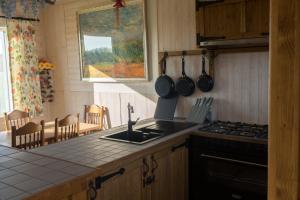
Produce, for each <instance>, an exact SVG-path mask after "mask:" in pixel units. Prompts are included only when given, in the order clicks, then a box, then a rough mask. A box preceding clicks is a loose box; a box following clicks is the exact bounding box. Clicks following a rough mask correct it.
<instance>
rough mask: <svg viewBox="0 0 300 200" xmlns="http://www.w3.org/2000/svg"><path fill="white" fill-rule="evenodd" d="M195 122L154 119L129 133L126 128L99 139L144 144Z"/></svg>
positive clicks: (188, 126) (189, 126)
mask: <svg viewBox="0 0 300 200" xmlns="http://www.w3.org/2000/svg"><path fill="white" fill-rule="evenodd" d="M195 125H197V124H195V123H188V122H184V123H183V122H173V121H160V120H158V121H155V122H152V123H150V124H149V123H148V124H145V125H142V126H137V128H136V129H134V130H133V131H132V132H131V133H130V134H128V130H126V131H120V132H116V133H112V134H109V135H105V136H102V137H101V138H100V139H105V140H113V141H118V142H126V143H132V144H140V145H141V144H145V143H147V142H151V141H153V140H156V139H159V138H162V137H165V136H168V135H171V134H174V133H177V132H180V131H182V130H185V129H187V128H191V127H193V126H195Z"/></svg>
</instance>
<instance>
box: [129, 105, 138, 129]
mask: <svg viewBox="0 0 300 200" xmlns="http://www.w3.org/2000/svg"><path fill="white" fill-rule="evenodd" d="M127 109H128V133H132V127H133V126H134V125H135V124H136V123H137V122H138V121H139V119H140V118H137V120H136V121H132V120H131V113H134V110H133V106H131V105H130V103H128V106H127Z"/></svg>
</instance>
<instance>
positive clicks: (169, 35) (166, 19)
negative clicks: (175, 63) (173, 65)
mask: <svg viewBox="0 0 300 200" xmlns="http://www.w3.org/2000/svg"><path fill="white" fill-rule="evenodd" d="M156 2H157V8H158V9H157V12H158V13H157V16H158V19H157V23H158V27H157V29H158V30H157V33H158V49H159V51H160V52H163V51H182V50H193V49H196V48H197V45H196V37H195V36H196V21H195V20H196V16H195V6H196V5H195V0H158V1H156Z"/></svg>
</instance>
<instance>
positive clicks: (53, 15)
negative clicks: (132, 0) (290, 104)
mask: <svg viewBox="0 0 300 200" xmlns="http://www.w3.org/2000/svg"><path fill="white" fill-rule="evenodd" d="M163 1H170V0H159V2H160V3H161V2H163ZM187 2H188V4H186V3H187ZM103 3H111V1H110V0H108V1H104V0H89V1H86V0H60V1H58V2H57V4H56V5H55V6H52V7H49V8H47V9H46V10H45V11H44V12H43V13H42V14H43V17H42V19H43V24H44V26H43V31H44V34H45V35H44V36H45V41H46V55H47V57H48V58H49V59H50V60H51V61H52V62H54V63H55V64H56V65H57V68H56V70H55V91H56V93H55V102H54V103H52V104H51V108H50V110H49V113H48V115H50V116H51V118H52V119H54V118H55V117H63V116H64V115H66V114H68V113H77V112H80V113H81V116H82V112H83V105H84V104H92V103H96V104H101V105H105V106H107V107H109V110H110V112H111V120H112V122H113V125H119V124H122V123H126V121H127V113H126V105H127V102H131V103H132V104H133V105H134V107H135V111H136V117H138V116H139V117H141V118H148V117H152V116H153V113H154V110H155V106H156V105H155V102H156V101H157V96H156V94H155V90H154V83H155V79H156V78H157V77H158V64H157V63H158V59H157V53H158V46H159V48H160V49H161V50H164V49H170V48H171V49H172V45H173V44H174V45H173V46H174V48H175V49H176V50H180V49H182V50H183V49H184V50H188V49H195V48H196V47H195V43H193V41H195V38H194V37H195V36H196V33H195V28H194V27H193V26H194V25H193V24H194V23H195V19H194V17H195V13H194V0H186V1H181V0H176V4H172V6H173V7H174V8H173V7H170V8H169V7H165V8H164V7H162V6H167V5H169V4H164V3H162V4H159V5H160V7H159V9H157V0H147V26H148V45H149V47H148V60H149V63H148V64H149V73H150V77H151V80H150V81H149V82H139V83H132V84H127V83H126V84H122V83H114V84H111V83H87V82H82V81H80V71H79V47H78V39H77V25H76V12H77V11H78V10H81V9H86V8H91V7H97V6H99V5H102V4H103ZM176 5H177V6H176ZM170 9H171V10H170ZM174 9H175V10H174ZM176 10H181V15H180V19H176V18H174V16H173V15H175V16H176V15H178V12H177V11H176ZM163 11H164V12H165V15H164V16H161V12H163ZM157 12H159V15H158V13H157ZM158 16H159V18H158ZM166 20H167V21H166ZM157 22H158V23H157ZM164 24H165V25H166V26H164ZM167 24H171V25H168V26H167ZM158 27H160V30H159V35H160V38H158V34H157V33H158ZM162 27H169V28H162ZM183 29H184V30H183ZM162 35H163V36H162ZM166 35H167V36H169V39H168V41H166V39H164V40H163V41H162V38H164V37H166ZM186 38H187V40H188V42H187V43H186V42H185V41H184V40H186ZM158 41H159V42H158ZM158 43H159V44H158ZM168 44H169V45H168ZM181 47H182V48H181ZM200 63H201V62H200V58H199V57H197V56H194V57H189V58H187V63H186V64H187V74H188V75H191V76H192V77H193V78H194V79H197V77H198V76H199V75H200ZM168 66H170V67H169V68H168V73H170V75H171V76H172V77H174V79H175V78H176V77H178V76H180V58H172V59H169V62H168ZM215 79H216V86H215V88H214V90H213V91H212V92H211V93H208V94H206V95H212V96H214V97H215V98H216V101H215V105H214V108H213V116H214V118H216V119H220V120H233V121H245V122H253V123H267V118H268V117H267V107H268V105H267V96H268V89H267V88H268V53H267V52H258V53H238V54H223V55H219V56H218V57H217V58H216V60H215ZM202 95H203V94H202V93H201V92H199V91H197V92H196V93H195V94H194V95H193V96H192V97H190V98H181V99H180V100H179V105H178V110H177V115H178V116H186V115H187V113H188V112H189V110H190V107H191V105H192V103H193V102H194V101H195V98H197V97H200V96H202Z"/></svg>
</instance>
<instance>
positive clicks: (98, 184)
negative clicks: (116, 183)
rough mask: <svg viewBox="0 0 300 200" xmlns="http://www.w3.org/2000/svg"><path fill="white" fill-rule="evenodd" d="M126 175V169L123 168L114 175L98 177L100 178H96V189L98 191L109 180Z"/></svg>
mask: <svg viewBox="0 0 300 200" xmlns="http://www.w3.org/2000/svg"><path fill="white" fill-rule="evenodd" d="M124 173H125V169H124V168H121V169H119V171H116V172H114V173H111V174H108V175H106V176H98V177H97V178H96V180H95V185H96V189H97V190H98V189H100V188H101V185H102V184H103V183H104V182H105V181H107V180H109V179H111V178H113V177H114V176H118V175H123V174H124Z"/></svg>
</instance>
